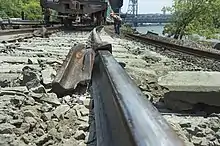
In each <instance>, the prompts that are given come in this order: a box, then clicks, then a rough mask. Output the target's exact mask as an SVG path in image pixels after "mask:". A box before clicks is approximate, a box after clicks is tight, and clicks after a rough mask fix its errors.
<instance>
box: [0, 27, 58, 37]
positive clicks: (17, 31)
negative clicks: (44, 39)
mask: <svg viewBox="0 0 220 146" xmlns="http://www.w3.org/2000/svg"><path fill="white" fill-rule="evenodd" d="M46 28H47V30H49V31H52V30H56V29H60V28H61V27H60V26H59V25H57V26H54V27H46ZM40 29H41V28H24V29H10V30H0V36H4V35H13V34H24V33H32V32H33V31H35V30H40Z"/></svg>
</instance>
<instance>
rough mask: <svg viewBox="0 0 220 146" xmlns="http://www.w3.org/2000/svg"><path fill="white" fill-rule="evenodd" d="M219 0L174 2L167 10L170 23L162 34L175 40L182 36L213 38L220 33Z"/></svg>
mask: <svg viewBox="0 0 220 146" xmlns="http://www.w3.org/2000/svg"><path fill="white" fill-rule="evenodd" d="M219 8H220V0H193V1H192V0H174V3H173V6H172V7H169V8H167V11H170V12H171V14H172V22H171V23H170V24H167V25H166V26H165V29H164V33H167V34H168V35H169V36H173V37H174V38H176V39H182V37H183V36H184V35H190V34H199V35H201V36H205V37H207V38H215V37H216V36H215V34H217V33H219V32H220V29H219V28H220V11H219V10H218V9H219Z"/></svg>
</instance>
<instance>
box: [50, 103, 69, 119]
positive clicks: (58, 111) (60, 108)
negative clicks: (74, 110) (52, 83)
mask: <svg viewBox="0 0 220 146" xmlns="http://www.w3.org/2000/svg"><path fill="white" fill-rule="evenodd" d="M69 109H70V107H69V106H68V105H60V106H58V107H57V108H56V109H55V111H54V114H55V115H56V117H57V118H60V116H61V115H64V114H65V113H66V112H67V111H68V110H69Z"/></svg>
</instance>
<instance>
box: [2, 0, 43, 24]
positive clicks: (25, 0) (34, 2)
mask: <svg viewBox="0 0 220 146" xmlns="http://www.w3.org/2000/svg"><path fill="white" fill-rule="evenodd" d="M22 11H23V12H24V13H25V16H26V19H31V20H33V19H40V18H42V16H41V7H40V2H39V0H0V17H2V18H20V17H21V12H22Z"/></svg>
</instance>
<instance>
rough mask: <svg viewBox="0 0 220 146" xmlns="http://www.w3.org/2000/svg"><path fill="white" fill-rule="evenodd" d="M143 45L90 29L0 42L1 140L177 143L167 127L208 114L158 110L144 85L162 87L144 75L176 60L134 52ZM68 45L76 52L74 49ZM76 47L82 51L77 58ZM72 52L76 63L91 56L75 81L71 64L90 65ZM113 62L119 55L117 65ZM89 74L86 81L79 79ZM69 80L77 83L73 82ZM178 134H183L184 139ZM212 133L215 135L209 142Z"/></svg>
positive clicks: (174, 135)
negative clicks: (189, 115)
mask: <svg viewBox="0 0 220 146" xmlns="http://www.w3.org/2000/svg"><path fill="white" fill-rule="evenodd" d="M88 38H89V39H88ZM105 42H106V43H105ZM79 44H84V45H82V46H81V45H79ZM145 47H146V46H145ZM145 47H144V46H141V45H140V44H138V43H135V42H130V41H127V40H123V39H118V38H111V37H110V36H109V35H107V34H106V33H105V32H103V31H100V32H98V33H97V32H96V30H93V32H92V35H91V34H90V33H89V32H88V31H86V32H85V31H82V32H80V31H79V32H73V33H71V32H69V31H68V32H66V31H61V32H58V33H56V34H52V35H51V36H50V37H49V38H30V39H24V40H23V41H21V42H17V43H6V44H1V46H0V48H1V49H0V50H1V54H0V55H1V57H0V62H1V64H0V65H1V68H2V70H1V72H0V76H2V77H1V79H2V81H0V83H1V87H2V88H1V96H3V98H0V99H1V100H3V99H4V100H3V101H2V103H7V105H4V104H2V105H1V104H0V109H4V108H5V109H7V110H5V111H3V112H2V113H1V115H3V116H6V117H8V118H7V119H6V120H4V119H3V122H1V124H0V126H2V127H4V128H1V129H3V130H2V131H1V130H0V137H1V138H2V137H4V135H3V134H6V133H7V134H9V136H8V137H9V138H10V140H9V139H6V138H5V139H4V141H1V142H2V143H3V142H5V143H16V142H19V143H21V144H23V145H28V144H29V145H47V144H51V145H59V144H60V145H68V144H71V145H74V144H75V145H91V146H92V145H94V146H95V145H100V146H103V145H111V146H113V145H132V146H133V145H155V146H159V145H169V146H172V145H175V146H178V145H184V143H182V140H180V139H179V138H178V136H177V135H176V133H175V132H174V131H173V129H175V131H176V128H179V127H178V126H180V125H181V128H182V129H181V128H180V129H179V132H181V131H185V130H186V129H185V128H188V129H187V130H189V131H190V128H191V131H193V125H194V124H195V123H193V121H194V122H195V121H198V119H199V120H201V121H202V120H203V121H202V122H201V121H200V122H201V123H198V122H197V123H198V124H201V125H202V124H203V127H204V124H205V122H209V121H210V122H211V123H212V122H213V121H215V120H213V119H205V120H204V119H202V117H200V118H198V119H195V118H193V117H190V118H192V119H190V120H191V121H190V120H189V121H185V120H186V119H185V118H186V117H187V116H188V115H186V116H183V114H181V113H179V114H180V116H179V117H176V116H170V115H172V114H169V113H168V112H167V113H165V112H163V115H164V116H163V117H162V115H161V114H160V113H159V112H158V111H157V109H156V108H155V107H153V105H152V103H151V102H150V101H148V100H147V99H146V98H149V99H150V100H151V98H152V95H150V94H149V92H151V93H152V94H153V95H154V94H155V95H154V96H157V95H158V92H157V90H163V89H162V87H161V86H159V85H156V84H157V83H154V81H152V78H155V76H156V77H158V76H162V75H163V73H159V75H158V74H156V72H157V73H158V72H159V70H161V69H162V68H163V69H164V70H166V69H167V70H168V71H169V70H173V68H172V67H173V66H178V65H179V64H178V65H177V64H175V63H174V64H171V65H167V64H168V63H172V62H178V60H177V61H176V60H172V59H168V58H166V57H161V56H159V55H158V56H157V55H156V57H152V54H150V55H149V54H147V55H143V56H142V55H140V54H137V52H138V53H139V52H142V51H146V49H147V48H145ZM71 48H72V49H71ZM85 48H86V49H85ZM138 48H139V49H138ZM140 48H141V49H142V50H140ZM74 50H78V51H79V53H75V54H74ZM80 50H81V51H80ZM68 52H69V55H67V54H68ZM94 53H95V55H94ZM142 53H143V52H142ZM82 54H86V55H85V56H87V57H85V58H82ZM66 55H67V56H66ZM72 55H76V57H77V58H78V59H79V60H80V59H82V60H80V61H83V64H87V63H88V62H89V60H90V61H91V60H93V59H94V60H93V61H94V65H93V66H92V67H93V71H92V72H91V73H92V74H84V75H85V76H84V77H86V78H85V79H86V82H83V83H81V84H78V83H79V81H78V80H75V79H76V78H73V77H75V76H77V74H73V72H74V67H75V69H76V68H77V67H80V69H82V70H80V71H81V72H78V74H81V73H83V71H86V70H87V69H88V70H90V71H91V68H90V67H91V64H90V65H89V66H86V65H85V66H83V68H81V67H82V66H81V65H83V64H80V63H79V64H77V65H76V66H75V63H74V58H75V57H72ZM154 55H155V54H154ZM93 57H94V58H93ZM159 57H161V59H158V58H159ZM88 58H89V60H88ZM118 62H123V63H125V64H126V67H125V69H123V68H122V67H121V66H120V65H119V64H118ZM165 63H166V65H164V64H165ZM62 64H63V65H62ZM183 64H184V63H183ZM179 66H180V67H182V66H181V65H179ZM185 66H187V64H186V65H185ZM87 67H88V68H87ZM168 67H170V68H168ZM145 69H147V70H145ZM76 70H77V69H76ZM125 70H126V72H127V73H128V74H127V73H126V72H125ZM149 70H150V71H149ZM77 71H79V70H77ZM56 72H57V73H56ZM55 76H56V77H55ZM150 76H151V77H150ZM152 76H153V77H152ZM89 77H91V82H89V81H87V79H88V78H89ZM130 77H131V78H132V79H131V78H130ZM132 80H133V81H132ZM134 81H135V83H136V84H137V85H138V86H137V85H136V84H135V83H134ZM140 81H141V82H140ZM142 81H143V82H142ZM152 83H153V84H152ZM76 84H78V85H79V86H77V88H75V85H76ZM54 85H56V86H54ZM57 85H58V86H57ZM148 85H149V86H148ZM53 88H55V90H53ZM51 89H52V90H51ZM149 90H150V91H149ZM165 90H166V89H165ZM146 91H148V93H146ZM54 93H56V94H57V95H58V96H57V95H55V94H54ZM59 93H62V94H59ZM143 94H144V95H145V96H144V95H143ZM12 95H13V96H12ZM14 95H16V96H14ZM15 97H16V98H15ZM172 103H174V102H172ZM157 107H158V106H157ZM12 109H13V111H14V112H13V113H12V112H11V110H12ZM158 109H160V108H159V107H158ZM171 113H173V112H172V111H171ZM10 116H13V117H16V118H15V119H13V118H11V117H10ZM214 117H215V116H214ZM164 118H165V119H166V120H165V119H164ZM175 119H177V120H176V121H175ZM167 121H168V122H169V123H170V124H171V125H170V124H168V123H167ZM175 122H176V123H175ZM181 122H182V123H181ZM2 124H3V125H2ZM28 125H29V126H30V127H29V126H28ZM191 125H192V126H191ZM210 125H211V124H210ZM170 126H172V128H173V129H172V128H171V127H170ZM184 126H186V127H184ZM187 126H188V127H187ZM205 126H206V130H208V129H210V128H209V125H208V124H205ZM210 127H212V126H210ZM198 128H199V126H196V128H195V129H198ZM212 128H213V127H212ZM215 128H216V127H215ZM155 129H157V130H155ZM201 130H203V129H201V128H200V129H199V132H201ZM215 130H216V129H215ZM194 132H195V134H194V135H193V134H192V133H191V134H192V135H193V137H192V138H191V139H192V141H191V144H194V143H196V142H197V143H200V141H199V142H198V141H196V140H194V137H195V136H196V134H197V132H198V131H196V130H194ZM177 133H178V132H177ZM178 134H179V133H178ZM207 135H208V134H207ZM184 138H186V137H184ZM184 138H183V141H184V142H186V141H189V140H188V139H184ZM196 138H197V137H196ZM185 140H186V141H185ZM216 140H218V138H215V140H214V141H213V142H216ZM211 142H212V141H211ZM3 144H4V143H3ZM185 145H188V143H187V144H185Z"/></svg>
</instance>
